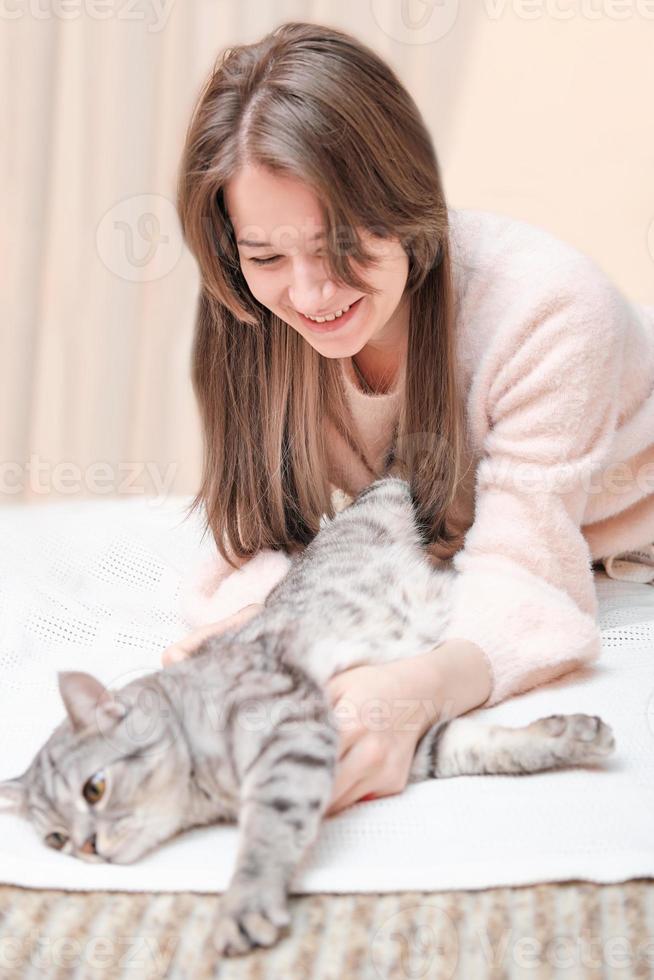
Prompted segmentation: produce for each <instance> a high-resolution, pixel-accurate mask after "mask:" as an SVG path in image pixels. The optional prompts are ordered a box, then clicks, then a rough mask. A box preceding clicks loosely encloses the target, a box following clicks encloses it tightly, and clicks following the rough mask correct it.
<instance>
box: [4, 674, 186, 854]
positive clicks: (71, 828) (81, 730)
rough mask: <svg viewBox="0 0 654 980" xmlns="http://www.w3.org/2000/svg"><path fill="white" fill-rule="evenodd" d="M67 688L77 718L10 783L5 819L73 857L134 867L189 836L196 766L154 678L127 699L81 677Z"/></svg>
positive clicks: (62, 679) (128, 691)
mask: <svg viewBox="0 0 654 980" xmlns="http://www.w3.org/2000/svg"><path fill="white" fill-rule="evenodd" d="M58 682H59V691H60V693H61V697H62V699H63V702H64V705H65V707H66V713H67V717H66V718H65V719H64V721H63V722H62V723H61V724H60V725H59V726H58V727H57V728H56V729H55V730H54V731H53V732H52V734H51V735H50V737H49V739H48V741H47V742H46V743H45V745H44V746H43V747H42V748H41V749H40V750H39V751H38V752H37V754H36V756H35V757H34V759H33V761H32V763H31V764H30V766H29V767H28V768H27V770H26V771H25V772H24V773H23V774H22V775H21V776H18V777H16V778H15V779H9V780H6V781H5V782H0V810H3V811H4V812H7V811H9V812H15V813H18V814H20V815H21V816H23V817H25V818H26V819H28V820H29V821H30V822H31V823H32V825H33V826H34V828H35V829H36V831H37V833H38V834H39V836H41V838H42V839H43V841H44V843H46V844H47V845H48V846H50V847H54V848H56V849H57V850H61V851H63V852H64V853H67V854H71V855H73V856H74V857H78V858H81V859H83V860H86V861H95V862H99V861H109V862H113V863H117V864H129V863H131V862H132V861H135V860H137V859H138V858H139V857H141V856H142V855H143V854H145V853H146V852H147V851H149V850H151V849H152V848H153V847H155V846H156V845H157V844H159V843H161V842H162V841H164V840H166V839H168V838H170V837H171V836H173V835H174V834H175V833H177V832H178V831H179V830H181V829H183V826H184V819H185V813H186V812H187V809H188V804H189V792H190V790H189V786H190V779H189V774H190V770H191V761H190V758H189V755H188V750H187V747H186V743H185V741H184V739H183V738H181V737H180V732H179V726H178V725H177V724H176V721H175V718H174V712H173V713H172V714H171V712H170V711H166V710H162V706H161V692H160V691H157V689H156V688H155V687H152V686H151V687H148V683H147V680H146V679H144V678H141V679H139V680H137V681H132V683H130V684H128V685H126V686H125V687H124V688H122V689H121V690H120V691H118V692H112V691H109V690H107V688H105V687H104V686H103V685H102V684H101V682H100V681H99V680H97V679H96V678H95V677H93V676H92V675H91V674H87V673H83V672H81V671H80V672H78V671H66V672H60V673H59V674H58ZM144 694H145V696H144ZM157 699H158V704H157ZM169 707H170V705H169Z"/></svg>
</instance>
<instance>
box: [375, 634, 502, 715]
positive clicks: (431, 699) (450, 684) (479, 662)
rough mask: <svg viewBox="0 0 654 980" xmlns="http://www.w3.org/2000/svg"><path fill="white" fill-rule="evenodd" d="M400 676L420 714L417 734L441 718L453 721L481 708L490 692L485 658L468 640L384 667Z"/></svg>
mask: <svg viewBox="0 0 654 980" xmlns="http://www.w3.org/2000/svg"><path fill="white" fill-rule="evenodd" d="M387 667H390V668H391V669H392V670H393V671H396V672H398V673H399V674H401V675H402V679H403V680H404V681H405V684H403V687H404V689H405V690H407V689H409V690H411V691H413V692H414V696H415V699H416V705H419V706H420V710H419V711H416V714H415V717H418V716H419V718H420V734H424V732H426V731H427V729H428V728H431V726H432V725H433V724H434V723H435V722H436V721H439V720H442V719H444V718H455V717H456V716H457V715H462V714H465V712H466V711H471V710H472V708H476V707H478V706H479V705H482V704H483V703H484V702H485V701H486V700H487V698H488V696H489V695H490V692H491V686H492V683H491V672H490V666H489V664H488V661H487V659H486V655H485V654H484V652H483V650H481V649H480V648H479V647H478V646H477V645H476V644H475V643H471V642H470V641H469V640H458V639H452V640H446V641H445V642H444V643H441V644H440V645H439V646H437V647H435V648H434V649H433V650H429V651H428V652H427V653H421V654H417V655H416V656H415V657H409V658H407V659H405V660H396V661H393V662H392V663H391V664H387Z"/></svg>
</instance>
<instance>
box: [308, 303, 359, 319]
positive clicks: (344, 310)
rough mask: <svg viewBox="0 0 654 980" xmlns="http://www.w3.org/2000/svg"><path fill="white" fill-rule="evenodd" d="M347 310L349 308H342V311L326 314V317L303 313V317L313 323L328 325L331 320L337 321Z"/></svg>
mask: <svg viewBox="0 0 654 980" xmlns="http://www.w3.org/2000/svg"><path fill="white" fill-rule="evenodd" d="M352 305H354V304H352ZM349 308H350V307H349V306H344V307H343V309H342V310H338V311H337V312H336V313H328V314H327V316H309V314H308V313H305V314H304V316H305V317H306V318H307V320H313V322H314V323H329V322H330V321H331V320H338V318H339V317H341V316H343V314H344V313H347V311H348V310H349Z"/></svg>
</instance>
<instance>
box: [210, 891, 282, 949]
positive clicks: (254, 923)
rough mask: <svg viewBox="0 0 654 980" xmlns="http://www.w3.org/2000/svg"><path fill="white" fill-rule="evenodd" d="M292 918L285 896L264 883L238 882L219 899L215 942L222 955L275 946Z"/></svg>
mask: <svg viewBox="0 0 654 980" xmlns="http://www.w3.org/2000/svg"><path fill="white" fill-rule="evenodd" d="M290 921H291V916H290V913H289V911H288V904H287V901H286V897H285V896H283V895H281V896H280V895H278V894H277V893H273V892H272V891H270V890H266V887H265V885H263V884H262V883H261V882H257V884H256V886H255V885H254V884H252V885H248V886H247V887H245V886H236V885H235V886H232V887H231V888H230V889H229V890H228V891H227V892H226V893H225V894H224V895H223V896H222V898H221V900H220V909H219V913H218V924H217V926H216V930H215V933H214V945H215V947H216V950H217V952H218V953H219V954H220V955H221V956H237V955H239V954H241V953H249V952H251V950H253V949H255V948H256V947H257V946H272V945H273V943H275V942H277V940H278V938H279V935H280V932H281V930H282V929H283V928H284V927H285V926H287V925H288V924H289V923H290Z"/></svg>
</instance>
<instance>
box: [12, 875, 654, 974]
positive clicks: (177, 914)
mask: <svg viewBox="0 0 654 980" xmlns="http://www.w3.org/2000/svg"><path fill="white" fill-rule="evenodd" d="M217 901H218V896H216V895H206V894H202V895H198V894H190V893H160V894H150V893H126V892H68V891H41V890H36V889H28V888H18V887H14V886H1V887H0V976H1V977H2V978H3V980H4V978H11V980H19V978H20V980H23V978H25V980H31V978H32V977H47V978H48V980H60V978H61V980H63V978H66V980H70V978H75V980H80V978H96V977H97V978H103V980H109V978H118V977H120V978H128V977H129V978H138V980H141V978H160V977H173V978H177V977H179V978H184V980H186V978H188V980H204V978H208V977H220V978H225V980H231V978H239V980H240V978H243V980H245V978H248V980H295V978H298V980H305V978H306V980H309V978H311V980H328V978H329V980H351V978H359V977H361V978H366V980H367V978H370V980H386V978H398V980H418V978H423V977H425V978H427V977H428V978H437V980H440V978H450V977H463V978H465V980H477V978H485V977H489V978H514V977H521V978H524V977H533V978H543V977H548V978H549V977H559V976H561V977H569V978H574V980H578V978H586V977H593V978H597V977H602V978H610V977H621V978H624V977H638V978H640V977H642V978H645V977H652V976H654V881H653V880H652V879H636V880H633V881H629V882H626V883H624V884H617V885H595V884H590V883H588V882H574V881H573V882H565V883H563V884H546V885H534V886H528V887H521V888H493V889H488V890H486V891H453V892H398V893H393V894H384V895H371V894H357V895H322V894H321V895H302V896H296V897H294V898H292V900H291V909H292V932H291V933H290V935H288V936H287V937H285V938H284V939H283V940H281V941H280V943H279V944H278V945H277V946H275V947H273V948H271V949H265V950H264V949H262V950H257V951H255V952H254V953H253V954H251V955H249V956H247V957H239V958H236V959H220V958H219V957H217V956H216V954H215V952H214V950H213V946H212V930H213V925H214V922H215V916H216V910H217Z"/></svg>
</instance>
